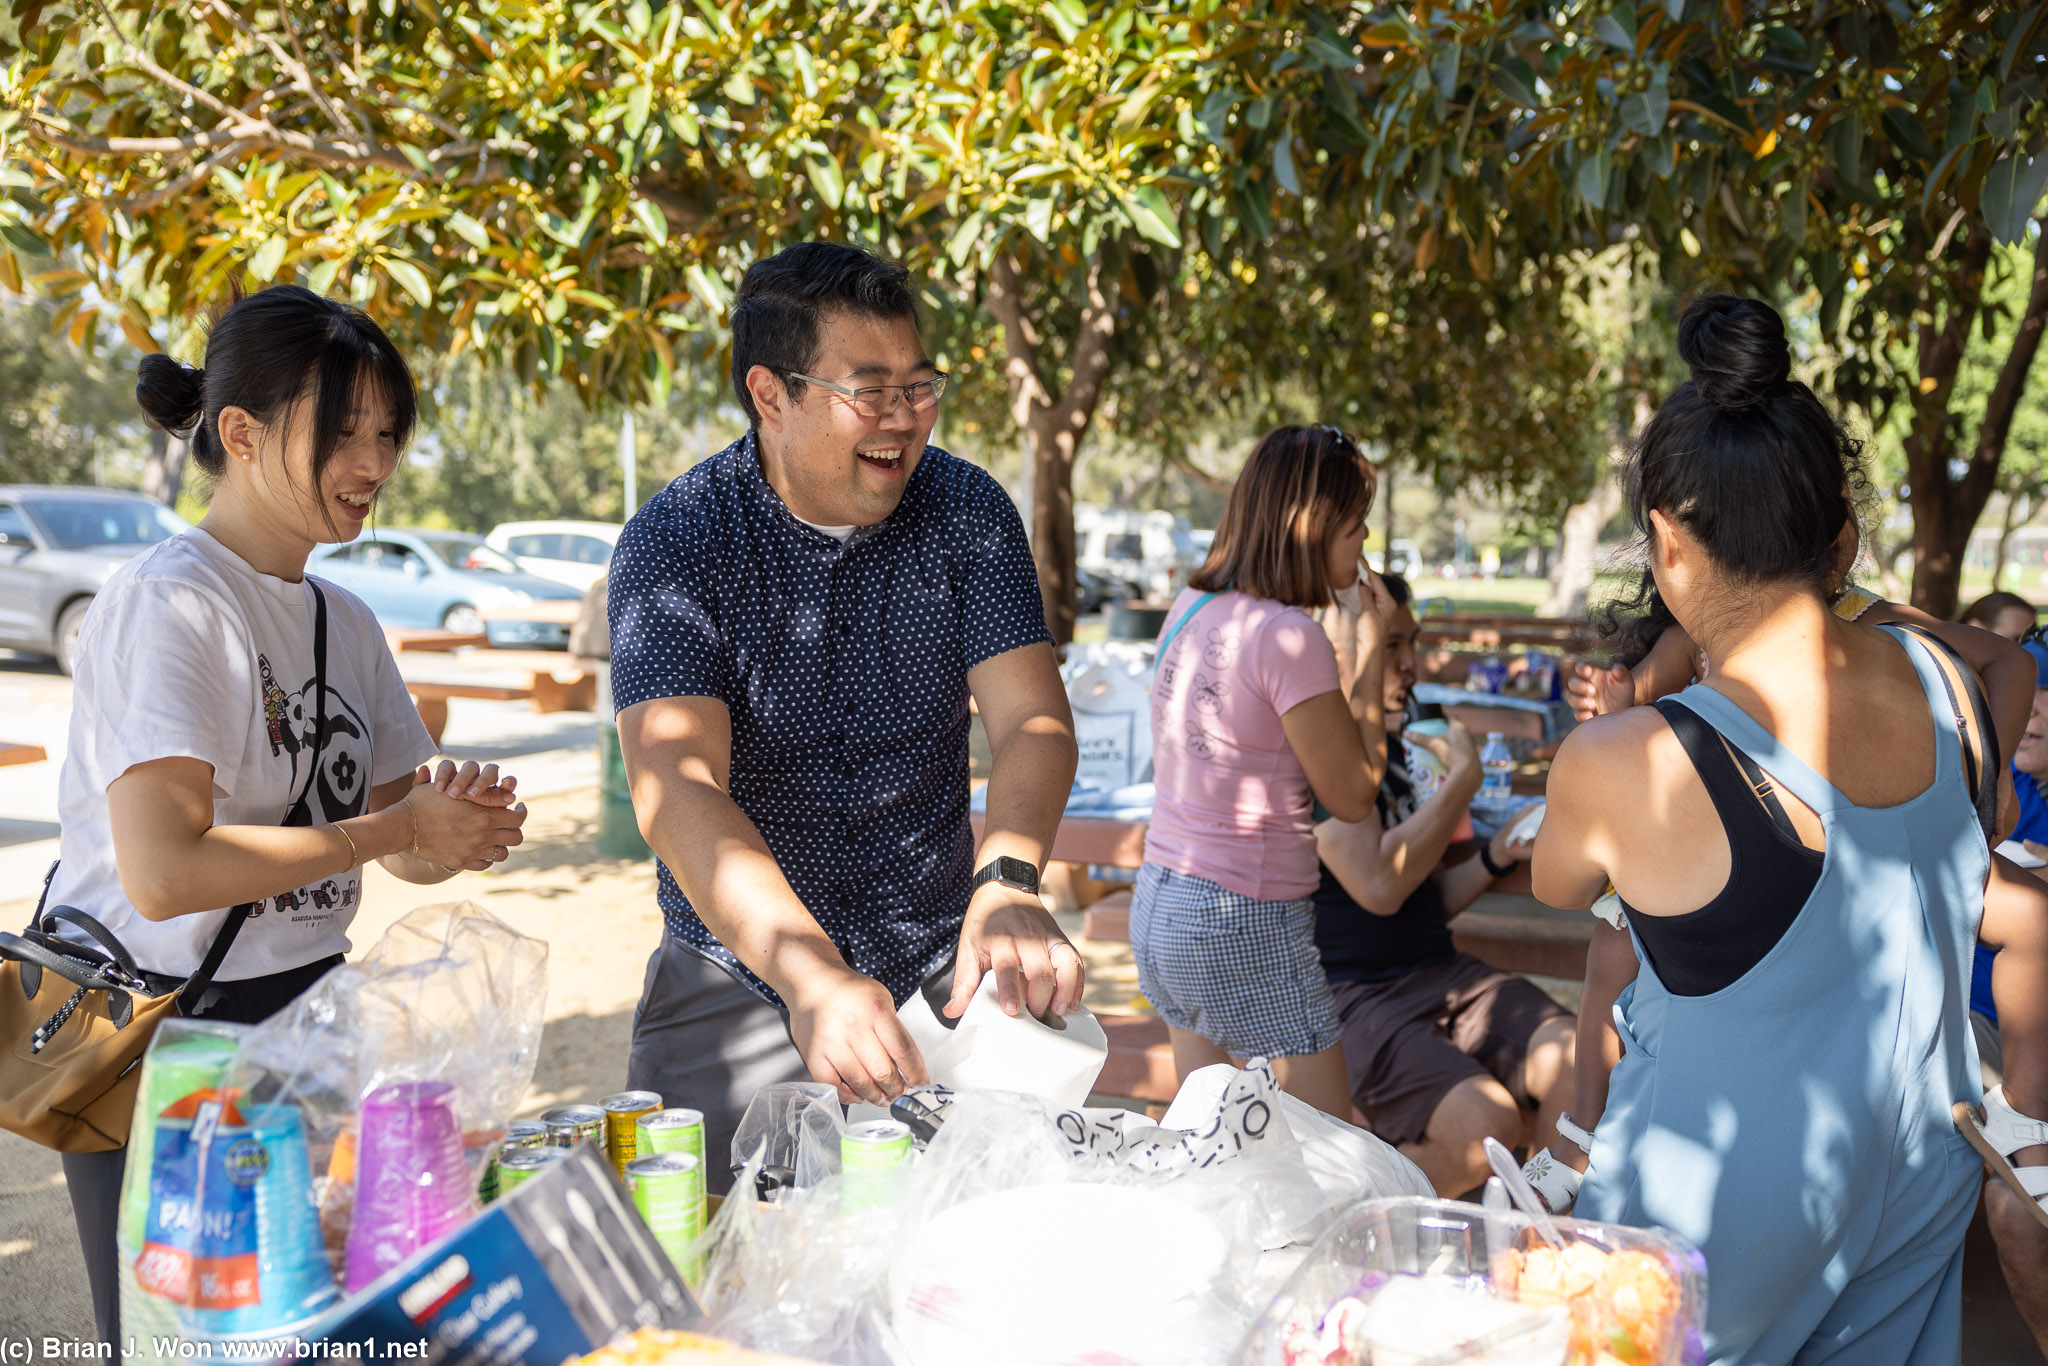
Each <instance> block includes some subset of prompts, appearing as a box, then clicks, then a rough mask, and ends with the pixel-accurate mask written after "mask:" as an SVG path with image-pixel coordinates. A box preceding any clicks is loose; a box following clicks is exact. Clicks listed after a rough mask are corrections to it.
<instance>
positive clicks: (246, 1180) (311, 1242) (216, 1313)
mask: <svg viewBox="0 0 2048 1366" xmlns="http://www.w3.org/2000/svg"><path fill="white" fill-rule="evenodd" d="M243 1118H244V1120H245V1123H243V1124H240V1125H228V1126H223V1127H222V1128H221V1129H220V1130H218V1131H217V1132H216V1133H215V1134H214V1136H213V1139H212V1141H211V1143H210V1149H209V1152H208V1155H207V1158H206V1163H207V1166H206V1175H207V1179H208V1180H219V1181H225V1182H231V1183H233V1184H234V1185H237V1186H245V1187H253V1188H254V1192H255V1206H256V1209H255V1215H256V1259H255V1263H256V1264H255V1275H256V1285H255V1291H256V1302H255V1303H253V1304H241V1305H237V1306H235V1307H232V1308H205V1307H199V1308H191V1309H187V1310H185V1311H184V1314H183V1317H184V1318H185V1320H186V1322H187V1325H188V1326H189V1327H190V1328H191V1329H192V1330H194V1331H195V1332H197V1333H201V1334H206V1335H208V1336H219V1337H228V1336H235V1335H239V1334H248V1333H259V1334H261V1333H274V1332H276V1331H278V1330H280V1329H283V1328H287V1327H290V1326H292V1325H295V1324H299V1323H303V1322H304V1321H306V1320H307V1319H309V1318H311V1317H313V1316H314V1315H315V1314H317V1313H319V1312H320V1311H321V1310H322V1309H325V1308H326V1307H327V1306H328V1305H329V1304H331V1303H333V1301H334V1299H335V1289H334V1273H333V1271H332V1270H331V1269H330V1268H329V1266H328V1263H327V1245H326V1244H325V1242H323V1241H322V1239H321V1237H320V1211H319V1210H318V1209H317V1208H316V1207H315V1206H314V1204H313V1170H312V1160H311V1157H310V1156H309V1154H308V1153H307V1151H306V1129H305V1125H304V1124H303V1123H302V1122H301V1121H300V1119H299V1112H298V1111H297V1110H296V1109H295V1108H293V1107H292V1106H289V1105H251V1106H249V1107H248V1108H247V1109H245V1110H244V1111H243ZM202 1288H203V1286H202ZM202 1305H203V1299H202Z"/></svg>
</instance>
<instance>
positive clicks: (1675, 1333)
mask: <svg viewBox="0 0 2048 1366" xmlns="http://www.w3.org/2000/svg"><path fill="white" fill-rule="evenodd" d="M1554 1222H1555V1223H1556V1224H1557V1226H1558V1229H1559V1230H1560V1232H1562V1233H1563V1234H1564V1236H1565V1237H1566V1239H1567V1240H1568V1242H1567V1245H1566V1246H1565V1247H1564V1248H1563V1249H1555V1248H1552V1247H1551V1246H1550V1245H1549V1244H1548V1243H1546V1242H1544V1241H1543V1240H1542V1239H1541V1238H1540V1237H1539V1236H1538V1235H1537V1234H1536V1232H1535V1231H1534V1229H1533V1228H1532V1227H1531V1225H1530V1221H1529V1220H1528V1219H1527V1218H1526V1217H1525V1216H1523V1215H1520V1214H1516V1213H1510V1212H1494V1211H1490V1210H1487V1209H1483V1208H1481V1207H1480V1206H1478V1205H1468V1204H1462V1203H1459V1202H1457V1201H1452V1200H1435V1199H1416V1198H1412V1197H1400V1198H1396V1199H1391V1200H1371V1201H1367V1202H1366V1203H1364V1204H1361V1205H1359V1206H1357V1207H1356V1208H1354V1209H1352V1210H1350V1211H1348V1212H1346V1213H1345V1215H1344V1216H1343V1217H1342V1218H1341V1219H1339V1220H1338V1221H1337V1222H1336V1223H1335V1224H1333V1225H1332V1226H1331V1228H1330V1229H1329V1231H1328V1232H1326V1233H1325V1234H1324V1235H1323V1237H1322V1238H1321V1239H1320V1240H1318V1242H1317V1243H1316V1245H1315V1247H1314V1248H1312V1249H1311V1250H1310V1252H1309V1254H1308V1256H1307V1258H1306V1259H1305V1260H1304V1261H1303V1263H1302V1265H1301V1267H1300V1268H1299V1269H1298V1270H1297V1271H1296V1272H1295V1274H1294V1276H1293V1277H1292V1278H1291V1279H1290V1280H1289V1281H1288V1282H1287V1284H1286V1285H1285V1286H1284V1287H1283V1288H1282V1289H1281V1291H1280V1293H1279V1294H1277V1295H1276V1296H1274V1298H1273V1300H1272V1302H1271V1303H1270V1304H1269V1305H1268V1306H1267V1307H1266V1309H1265V1311H1264V1312H1263V1313H1262V1314H1260V1316H1259V1318H1258V1320H1257V1321H1256V1322H1255V1323H1254V1324H1253V1325H1252V1327H1251V1330H1250V1331H1249V1332H1248V1333H1247V1334H1246V1335H1245V1338H1244V1341H1243V1343H1242V1345H1241V1346H1240V1348H1239V1350H1238V1352H1237V1355H1236V1356H1235V1358H1234V1362H1235V1366H1366V1363H1368V1362H1369V1363H1372V1366H1411V1363H1412V1366H1424V1363H1427V1366H1439V1363H1442V1364H1443V1366H1449V1364H1450V1363H1453V1362H1461V1363H1471V1364H1472V1366H1482V1364H1483V1366H1590V1364H1591V1363H1593V1362H1596V1361H1597V1362H1599V1363H1601V1366H1609V1363H1613V1364H1614V1366H1697V1363H1698V1362H1699V1361H1700V1360H1701V1351H1700V1339H1699V1323H1700V1319H1701V1316H1702V1315H1703V1314H1704V1312H1705V1309H1706V1293H1707V1285H1706V1266H1705V1262H1704V1260H1703V1259H1702V1258H1701V1256H1700V1254H1699V1252H1698V1251H1697V1250H1696V1249H1694V1248H1693V1247H1692V1246H1691V1245H1690V1244H1687V1243H1685V1242H1684V1241H1683V1240H1681V1239H1679V1238H1677V1237H1675V1236H1673V1235H1671V1234H1668V1233H1664V1232H1661V1231H1658V1230H1644V1229H1633V1228H1623V1227H1620V1226H1619V1225H1615V1224H1598V1223H1593V1222H1591V1221H1589V1220H1578V1219H1557V1220H1555V1221H1554Z"/></svg>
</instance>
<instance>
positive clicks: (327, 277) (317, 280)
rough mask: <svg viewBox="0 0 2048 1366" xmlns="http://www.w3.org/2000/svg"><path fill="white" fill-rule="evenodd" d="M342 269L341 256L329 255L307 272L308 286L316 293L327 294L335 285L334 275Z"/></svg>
mask: <svg viewBox="0 0 2048 1366" xmlns="http://www.w3.org/2000/svg"><path fill="white" fill-rule="evenodd" d="M340 271H341V258H340V257H339V256H329V257H327V258H325V259H324V260H322V261H320V262H318V263H317V264H315V265H314V267H313V268H312V269H311V270H309V271H307V272H306V288H307V289H310V290H312V291H313V292H314V293H315V294H325V293H326V292H327V291H328V290H330V289H332V288H333V287H334V277H335V276H336V275H337V274H339V273H340Z"/></svg>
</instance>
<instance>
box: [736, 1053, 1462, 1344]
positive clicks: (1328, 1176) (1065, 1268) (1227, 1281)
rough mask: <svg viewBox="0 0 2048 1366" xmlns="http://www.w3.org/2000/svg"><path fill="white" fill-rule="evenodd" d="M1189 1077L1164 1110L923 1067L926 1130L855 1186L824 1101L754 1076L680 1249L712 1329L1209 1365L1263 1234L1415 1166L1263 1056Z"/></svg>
mask: <svg viewBox="0 0 2048 1366" xmlns="http://www.w3.org/2000/svg"><path fill="white" fill-rule="evenodd" d="M1190 1083H1191V1089H1190V1090H1189V1091H1188V1092H1186V1093H1185V1099H1186V1104H1185V1105H1177V1107H1176V1108H1178V1109H1179V1110H1180V1111H1181V1116H1180V1118H1181V1119H1184V1120H1185V1122H1186V1127H1180V1128H1167V1127H1162V1126H1161V1125H1160V1124H1156V1123H1154V1122H1152V1121H1151V1120H1149V1119H1147V1118H1146V1117H1145V1116H1143V1115H1138V1114H1133V1113H1131V1112H1129V1111H1123V1110H1108V1109H1090V1110H1057V1109H1054V1108H1052V1107H1050V1106H1048V1105H1047V1104H1046V1103H1045V1102H1043V1101H1041V1100H1039V1099H1036V1098H1034V1097H1029V1096H1022V1095H1015V1094H1011V1093H1004V1092H993V1091H982V1092H965V1093H951V1092H947V1091H945V1090H944V1089H942V1088H921V1089H920V1091H919V1093H918V1099H919V1101H920V1104H921V1106H922V1108H923V1109H924V1110H925V1111H926V1112H928V1113H930V1114H932V1115H933V1116H935V1117H936V1120H937V1126H938V1127H937V1132H936V1134H935V1135H934V1136H933V1138H932V1139H931V1141H930V1143H929V1144H928V1145H926V1146H925V1147H924V1148H923V1149H922V1151H920V1152H917V1153H916V1154H915V1155H914V1156H913V1158H912V1159H911V1161H910V1162H909V1164H908V1165H907V1166H906V1167H905V1168H904V1169H903V1170H902V1171H901V1172H900V1173H897V1174H896V1175H895V1179H894V1180H893V1182H892V1183H890V1184H887V1185H884V1186H881V1187H879V1188H878V1187H877V1186H876V1185H875V1184H874V1183H873V1182H872V1181H863V1182H862V1183H861V1185H860V1187H859V1188H858V1191H857V1193H856V1192H855V1191H850V1190H849V1188H848V1185H847V1178H846V1177H845V1176H844V1175H843V1174H841V1173H840V1171H839V1164H838V1162H837V1155H836V1152H833V1151H831V1149H832V1147H833V1145H834V1144H835V1143H836V1138H837V1133H838V1130H839V1125H838V1123H837V1120H838V1107H837V1105H836V1103H835V1102H833V1101H831V1100H829V1099H826V1098H823V1097H820V1096H817V1095H814V1094H809V1093H807V1092H806V1091H805V1090H804V1089H803V1088H801V1087H776V1088H768V1089H766V1090H764V1091H763V1092H762V1093H761V1095H760V1096H759V1097H757V1101H756V1105H755V1106H754V1107H753V1108H752V1109H750V1110H749V1112H748V1117H747V1119H746V1120H744V1121H743V1122H742V1126H741V1132H740V1136H739V1137H736V1138H735V1140H734V1152H735V1154H736V1156H743V1157H746V1158H747V1159H748V1161H749V1162H750V1164H751V1165H749V1166H748V1167H747V1168H746V1169H745V1170H744V1171H743V1172H742V1174H741V1178H740V1181H739V1183H738V1184H737V1185H736V1186H735V1196H734V1197H733V1198H731V1199H728V1200H727V1201H726V1202H725V1204H724V1206H723V1208H722V1209H721V1211H720V1212H719V1214H718V1216H717V1217H716V1218H715V1219H714V1220H713V1221H712V1225H711V1227H710V1229H709V1230H707V1232H706V1235H705V1238H704V1240H703V1242H702V1243H701V1244H700V1245H699V1247H698V1249H696V1251H697V1252H698V1253H699V1254H700V1255H702V1256H703V1258H704V1260H705V1265H706V1268H707V1269H706V1274H705V1277H704V1279H703V1281H702V1282H701V1284H699V1286H698V1287H697V1288H698V1290H699V1291H700V1292H701V1296H702V1298H703V1300H704V1302H705V1305H706V1308H707V1310H708V1312H709V1313H710V1315H711V1324H712V1330H713V1331H715V1332H718V1333H720V1334H722V1335H724V1336H727V1337H730V1338H732V1339H734V1340H736V1341H738V1342H740V1343H742V1344H744V1345H746V1346H749V1347H752V1348H755V1349H757V1350H761V1351H770V1352H781V1353H786V1354H789V1355H793V1356H799V1357H804V1358H807V1359H811V1360H816V1361H821V1362H831V1363H836V1364H837V1366H935V1364H936V1363H940V1362H946V1363H952V1362H957V1361H966V1360H972V1361H975V1362H977V1363H989V1364H990V1366H1055V1364H1056V1363H1068V1362H1073V1361H1081V1360H1090V1359H1096V1360H1104V1361H1110V1360H1114V1361H1117V1362H1119V1363H1124V1364H1125V1366H1223V1363H1224V1362H1226V1361H1227V1360H1228V1358H1229V1354H1230V1353H1231V1351H1232V1350H1233V1349H1234V1347H1235V1344H1236V1343H1237V1341H1238V1339H1239V1338H1240V1336H1241V1335H1242V1333H1243V1330H1244V1328H1245V1326H1246V1324H1248V1323H1249V1322H1250V1320H1251V1318H1252V1317H1253V1316H1254V1315H1255V1314H1256V1313H1257V1312H1258V1310H1259V1309H1260V1308H1261V1307H1263V1304H1264V1301H1265V1298H1266V1297H1265V1296H1264V1295H1262V1296H1260V1297H1259V1298H1258V1299H1256V1300H1252V1299H1247V1297H1246V1294H1245V1287H1247V1286H1266V1287H1270V1286H1271V1285H1272V1284H1273V1283H1274V1280H1275V1274H1274V1273H1272V1272H1269V1271H1263V1270H1262V1269H1261V1268H1262V1265H1263V1264H1264V1261H1265V1259H1264V1257H1263V1256H1262V1252H1263V1251H1264V1249H1267V1248H1272V1247H1279V1246H1282V1245H1284V1244H1286V1243H1288V1242H1289V1241H1290V1240H1294V1239H1297V1238H1300V1237H1303V1236H1308V1237H1312V1236H1313V1235H1314V1233H1315V1232H1317V1231H1319V1230H1320V1229H1321V1228H1322V1227H1323V1225H1324V1224H1326V1223H1327V1222H1328V1221H1329V1219H1330V1217H1331V1216H1332V1214H1333V1212H1334V1211H1335V1210H1337V1209H1340V1208H1342V1207H1344V1206H1346V1205H1349V1204H1351V1203H1353V1202H1355V1201H1356V1200H1358V1199H1359V1198H1361V1197H1363V1196H1367V1195H1373V1194H1387V1193H1390V1192H1391V1191H1399V1190H1405V1189H1412V1188H1413V1187H1414V1186H1415V1185H1416V1184H1417V1183H1420V1182H1421V1180H1422V1178H1421V1175H1420V1173H1419V1172H1418V1171H1417V1170H1416V1169H1415V1168H1414V1166H1413V1164H1412V1163H1409V1162H1408V1161H1407V1159H1405V1158H1402V1157H1400V1156H1399V1154H1396V1153H1393V1151H1392V1150H1391V1149H1386V1147H1385V1145H1384V1144H1380V1143H1379V1141H1378V1140H1376V1139H1373V1138H1371V1137H1370V1136H1369V1135H1365V1134H1363V1133H1358V1134H1356V1138H1357V1140H1358V1145H1357V1146H1356V1147H1355V1148H1354V1147H1352V1146H1350V1145H1348V1144H1347V1143H1346V1142H1345V1141H1343V1140H1342V1139H1340V1138H1337V1137H1333V1136H1332V1135H1331V1134H1329V1133H1325V1132H1323V1131H1321V1129H1320V1128H1319V1126H1318V1124H1317V1122H1316V1121H1315V1120H1313V1119H1310V1118H1306V1117H1304V1118H1298V1119H1297V1118H1291V1116H1292V1115H1293V1107H1294V1105H1295V1104H1296V1102H1293V1101H1291V1100H1290V1099H1289V1098H1286V1097H1284V1096H1282V1095H1281V1093H1280V1092H1279V1089H1278V1087H1277V1086H1276V1085H1275V1084H1274V1081H1273V1076H1272V1072H1271V1070H1270V1069H1269V1068H1268V1067H1266V1066H1265V1065H1264V1064H1262V1063H1261V1064H1257V1065H1255V1066H1253V1067H1251V1068H1247V1069H1245V1070H1243V1071H1241V1072H1240V1071H1238V1070H1236V1069H1232V1068H1224V1069H1222V1073H1221V1074H1218V1075H1212V1076H1210V1077H1207V1078H1204V1080H1203V1083H1202V1085H1200V1086H1195V1085H1194V1079H1193V1078H1191V1079H1190ZM855 1117H856V1118H857V1117H858V1115H856V1116H855ZM1331 1123H1332V1124H1335V1121H1331ZM1297 1124H1298V1125H1299V1127H1300V1128H1301V1129H1302V1130H1303V1131H1304V1132H1306V1133H1308V1134H1310V1135H1311V1137H1310V1139H1309V1140H1308V1141H1307V1142H1306V1143H1305V1142H1304V1141H1303V1140H1302V1139H1301V1138H1299V1137H1298V1136H1297V1134H1296V1126H1297ZM1337 1127H1338V1128H1340V1129H1341V1128H1344V1127H1346V1126H1341V1125H1340V1126H1337ZM1375 1145H1376V1147H1377V1149H1384V1150H1385V1151H1384V1152H1383V1153H1382V1152H1378V1151H1376V1150H1375ZM771 1163H772V1164H779V1165H786V1166H788V1167H790V1168H791V1169H793V1170H794V1169H798V1168H800V1169H801V1170H802V1172H803V1176H802V1178H801V1179H799V1180H797V1182H796V1183H795V1186H794V1188H792V1189H785V1190H783V1191H782V1192H781V1193H780V1194H779V1195H778V1197H777V1198H776V1200H775V1201H774V1202H773V1203H772V1204H769V1203H760V1202H756V1201H754V1200H751V1199H748V1198H746V1195H747V1193H749V1192H751V1191H752V1190H753V1189H754V1185H753V1180H754V1177H755V1176H756V1175H757V1174H758V1172H759V1171H760V1169H761V1167H762V1166H763V1165H764V1164H771ZM1375 1182H1378V1183H1380V1184H1381V1185H1383V1186H1384V1187H1385V1189H1376V1188H1375ZM878 1189H879V1191H880V1192H881V1194H880V1197H879V1198H878V1196H877V1191H878ZM1106 1247H1120V1248H1125V1249H1128V1254H1127V1255H1126V1256H1123V1257H1118V1258H1110V1259H1107V1260H1105V1259H1104V1258H1103V1257H1102V1256H1101V1255H1100V1254H1101V1249H1103V1248H1106ZM1038 1303H1043V1304H1044V1305H1045V1306H1046V1307H1047V1309H1048V1312H1047V1313H1045V1314H1043V1315H1032V1316H1031V1317H1030V1318H1029V1320H1028V1323H1022V1322H1020V1320H1019V1317H1018V1309H1019V1306H1030V1305H1033V1304H1038Z"/></svg>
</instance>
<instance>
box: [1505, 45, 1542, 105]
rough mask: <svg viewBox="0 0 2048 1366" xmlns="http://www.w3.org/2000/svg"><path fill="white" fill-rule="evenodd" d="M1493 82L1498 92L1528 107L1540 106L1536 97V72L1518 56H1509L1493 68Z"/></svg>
mask: <svg viewBox="0 0 2048 1366" xmlns="http://www.w3.org/2000/svg"><path fill="white" fill-rule="evenodd" d="M1493 83H1494V85H1495V86H1497V87H1499V89H1500V93H1501V94H1503V95H1506V96H1507V97H1508V98H1509V99H1511V100H1513V101H1514V102H1515V103H1516V104H1519V105H1523V106H1526V107H1527V108H1530V109H1538V108H1541V107H1542V103H1543V102H1542V101H1541V100H1539V99H1537V98H1536V72H1535V70H1534V68H1532V67H1531V66H1530V65H1529V64H1528V63H1527V62H1525V61H1523V60H1522V59H1521V58H1520V57H1510V58H1508V59H1507V60H1506V61H1504V62H1502V63H1501V64H1500V65H1499V66H1497V67H1495V68H1494V69H1493Z"/></svg>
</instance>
